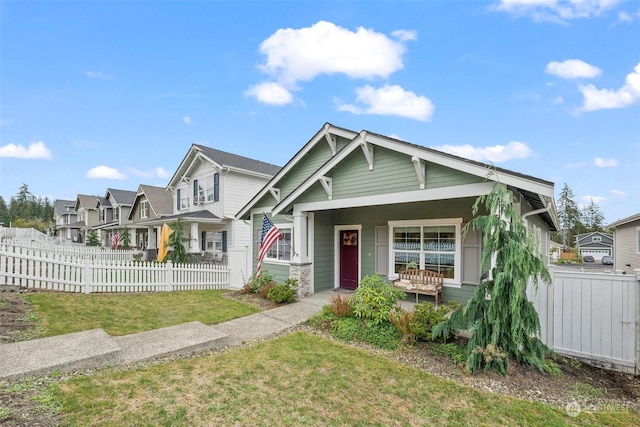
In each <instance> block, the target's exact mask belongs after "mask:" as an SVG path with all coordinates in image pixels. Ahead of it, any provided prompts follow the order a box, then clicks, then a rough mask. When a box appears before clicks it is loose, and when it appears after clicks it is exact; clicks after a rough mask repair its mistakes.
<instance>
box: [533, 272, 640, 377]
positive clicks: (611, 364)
mask: <svg viewBox="0 0 640 427" xmlns="http://www.w3.org/2000/svg"><path fill="white" fill-rule="evenodd" d="M551 270H552V271H551V274H552V278H553V284H552V285H551V286H546V285H540V286H539V288H538V290H537V291H534V290H533V289H532V288H531V287H530V288H529V289H528V290H527V296H528V297H529V299H530V300H531V301H532V302H533V304H534V306H535V307H536V310H537V311H538V315H539V318H540V325H541V328H542V335H541V339H542V341H543V342H544V343H545V344H546V345H547V346H548V347H549V348H551V349H552V350H554V351H555V352H556V353H559V354H564V355H567V356H572V357H576V358H579V359H582V360H583V361H585V362H587V363H589V364H591V365H594V366H599V367H603V368H606V369H612V370H617V371H622V372H627V373H631V374H638V373H640V330H639V329H640V290H639V289H638V288H639V287H640V275H638V276H636V275H624V274H612V273H594V272H582V271H577V270H568V269H561V268H552V269H551Z"/></svg>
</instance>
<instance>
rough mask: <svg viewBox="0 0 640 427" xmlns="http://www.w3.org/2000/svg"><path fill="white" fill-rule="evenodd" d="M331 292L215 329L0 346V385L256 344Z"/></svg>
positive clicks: (198, 326) (80, 335)
mask: <svg viewBox="0 0 640 427" xmlns="http://www.w3.org/2000/svg"><path fill="white" fill-rule="evenodd" d="M331 295H333V291H325V292H319V293H317V294H313V295H311V296H310V297H306V298H302V299H300V300H299V301H298V302H295V303H293V304H288V305H284V306H281V307H278V308H275V309H272V310H266V311H263V312H260V313H256V314H252V315H251V316H246V317H241V318H238V319H234V320H231V321H228V322H224V323H219V324H217V325H212V326H207V325H205V324H203V323H200V322H190V323H184V324H181V325H175V326H170V327H167V328H161V329H156V330H152V331H147V332H141V333H138V334H131V335H125V336H121V337H111V336H109V335H107V333H106V332H104V331H103V330H102V329H94V330H90V331H83V332H76V333H72V334H67V335H59V336H55V337H49V338H38V339H35V340H30V341H22V342H17V343H11V344H2V345H0V381H1V380H7V381H13V380H17V379H20V378H24V377H27V376H39V375H47V374H50V373H52V372H54V371H66V372H68V371H73V370H83V369H95V368H102V367H106V366H117V365H122V364H127V363H135V362H142V361H146V360H151V359H154V358H158V357H165V356H170V355H180V354H188V353H192V352H195V351H200V350H209V349H215V348H220V347H224V346H229V345H236V344H241V343H243V342H248V341H252V340H255V339H260V338H263V337H266V336H269V335H271V334H275V333H278V332H281V331H283V330H285V329H287V328H290V327H292V326H295V325H298V324H301V323H303V322H304V321H306V320H307V319H309V318H310V317H311V316H313V315H314V314H316V313H319V312H320V311H321V310H322V306H324V305H325V304H327V303H328V302H329V298H330V297H331Z"/></svg>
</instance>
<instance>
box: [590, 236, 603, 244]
mask: <svg viewBox="0 0 640 427" xmlns="http://www.w3.org/2000/svg"><path fill="white" fill-rule="evenodd" d="M591 241H592V242H594V243H596V242H602V236H592V237H591Z"/></svg>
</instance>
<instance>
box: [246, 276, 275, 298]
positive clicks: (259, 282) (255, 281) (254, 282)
mask: <svg viewBox="0 0 640 427" xmlns="http://www.w3.org/2000/svg"><path fill="white" fill-rule="evenodd" d="M270 283H275V281H274V280H273V275H272V274H270V273H269V272H268V271H263V272H262V273H261V274H260V276H256V275H255V274H253V275H252V276H251V277H250V278H249V282H248V283H247V285H249V290H250V291H251V293H254V294H257V293H260V289H261V288H262V287H263V286H265V285H268V284H270Z"/></svg>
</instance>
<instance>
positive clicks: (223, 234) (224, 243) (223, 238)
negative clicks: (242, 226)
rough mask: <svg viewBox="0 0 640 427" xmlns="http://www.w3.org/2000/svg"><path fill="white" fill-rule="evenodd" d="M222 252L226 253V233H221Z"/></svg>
mask: <svg viewBox="0 0 640 427" xmlns="http://www.w3.org/2000/svg"><path fill="white" fill-rule="evenodd" d="M222 252H224V253H227V232H226V231H223V232H222Z"/></svg>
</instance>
